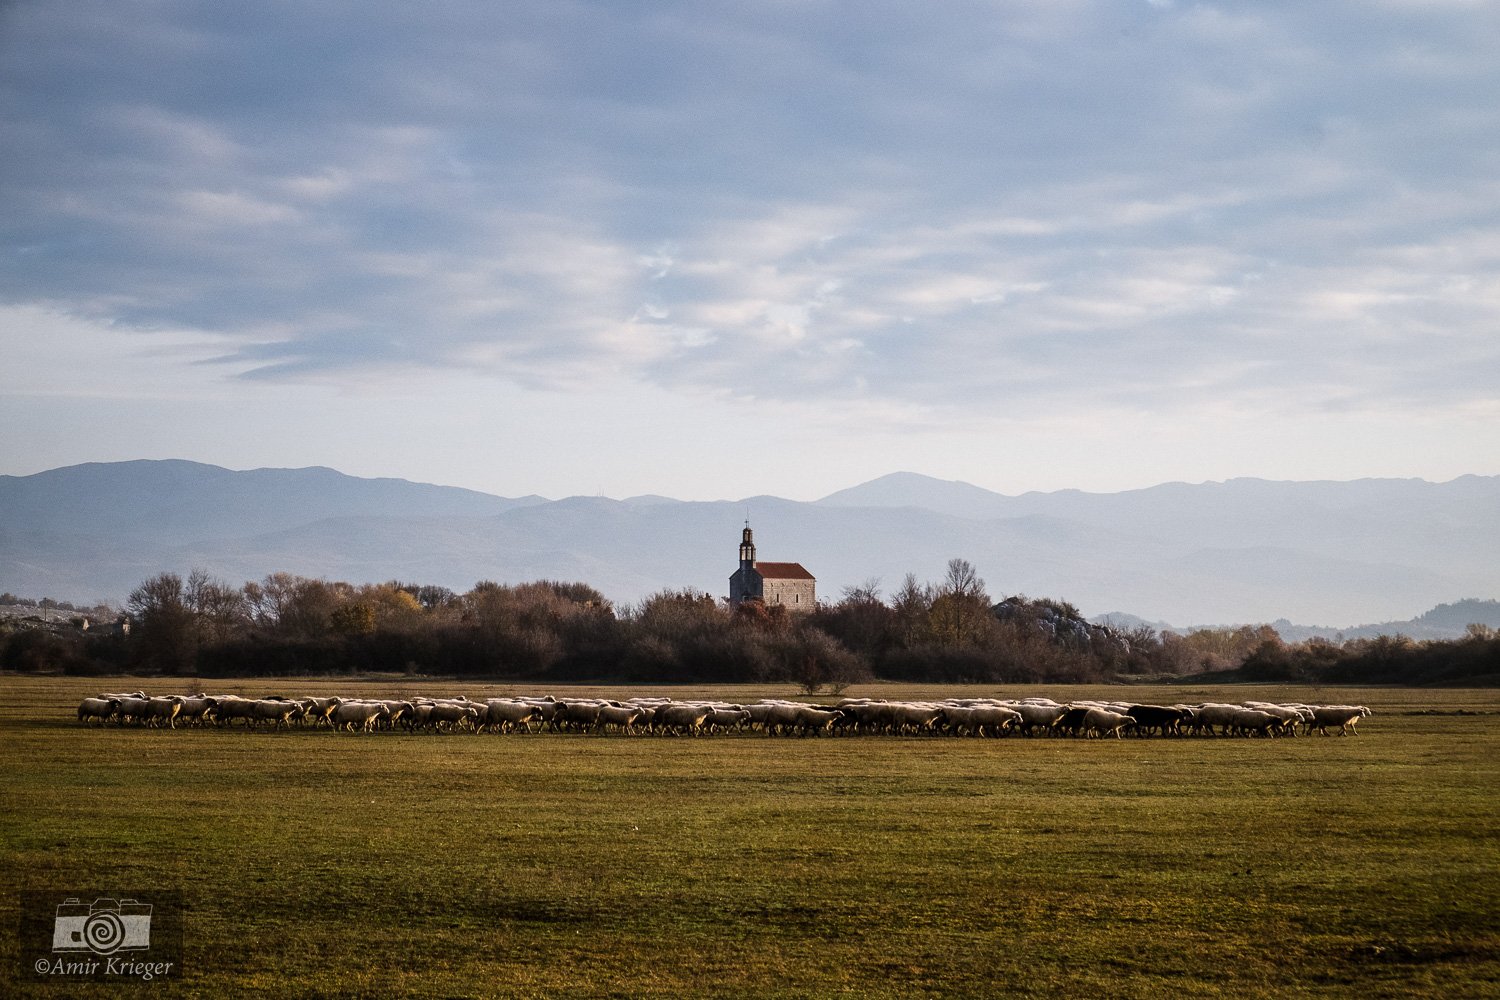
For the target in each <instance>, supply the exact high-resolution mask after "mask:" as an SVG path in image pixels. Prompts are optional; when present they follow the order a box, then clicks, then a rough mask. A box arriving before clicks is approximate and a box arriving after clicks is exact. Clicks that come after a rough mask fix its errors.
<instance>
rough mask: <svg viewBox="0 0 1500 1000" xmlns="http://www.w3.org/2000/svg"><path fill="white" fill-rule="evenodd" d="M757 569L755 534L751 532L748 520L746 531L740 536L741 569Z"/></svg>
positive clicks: (747, 520)
mask: <svg viewBox="0 0 1500 1000" xmlns="http://www.w3.org/2000/svg"><path fill="white" fill-rule="evenodd" d="M754 568H755V533H754V532H752V531H751V530H750V521H749V519H746V521H745V530H744V532H743V533H742V534H741V535H740V569H754Z"/></svg>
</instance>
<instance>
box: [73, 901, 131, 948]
mask: <svg viewBox="0 0 1500 1000" xmlns="http://www.w3.org/2000/svg"><path fill="white" fill-rule="evenodd" d="M83 940H84V943H86V944H87V945H88V946H89V948H91V949H92V950H93V951H94V952H95V953H96V954H99V955H109V954H111V953H113V952H114V951H115V950H116V949H118V948H119V947H120V946H121V945H122V944H124V943H125V922H124V921H123V920H121V919H120V915H119V914H118V913H111V912H109V911H107V910H106V911H102V912H99V913H91V914H89V917H88V919H87V920H85V921H84V922H83Z"/></svg>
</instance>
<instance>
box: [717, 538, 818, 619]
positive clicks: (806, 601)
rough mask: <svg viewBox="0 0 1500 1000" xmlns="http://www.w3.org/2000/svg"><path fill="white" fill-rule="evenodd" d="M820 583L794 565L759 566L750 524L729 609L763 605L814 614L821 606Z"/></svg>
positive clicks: (732, 582)
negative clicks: (749, 603) (755, 604)
mask: <svg viewBox="0 0 1500 1000" xmlns="http://www.w3.org/2000/svg"><path fill="white" fill-rule="evenodd" d="M817 588H818V581H817V578H816V577H814V576H813V575H812V574H811V573H809V572H808V571H807V570H806V569H804V568H803V567H802V564H801V563H794V562H758V561H757V560H756V558H755V535H754V533H753V532H752V531H751V530H750V522H749V521H746V522H745V531H744V533H743V534H742V535H741V536H740V568H739V569H737V570H735V572H734V575H733V576H731V577H730V578H729V606H730V607H738V606H739V605H740V604H742V603H744V602H745V601H760V602H761V603H762V604H764V605H765V606H766V607H768V608H771V607H784V608H786V609H787V610H788V611H794V612H804V611H809V612H810V611H813V610H815V609H816V608H817V606H818V589H817Z"/></svg>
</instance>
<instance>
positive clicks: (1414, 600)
mask: <svg viewBox="0 0 1500 1000" xmlns="http://www.w3.org/2000/svg"><path fill="white" fill-rule="evenodd" d="M1497 514H1500V476H1489V477H1481V476H1464V477H1461V478H1459V479H1455V480H1452V481H1451V482H1446V483H1429V482H1425V481H1423V480H1415V479H1400V480H1397V479H1366V480H1358V481H1354V482H1270V481H1265V480H1257V479H1235V480H1230V481H1229V482H1225V483H1204V484H1200V485H1189V484H1184V483H1171V484H1166V485H1162V486H1156V487H1152V488H1150V489H1142V490H1131V491H1128V492H1122V493H1109V494H1097V493H1083V492H1079V491H1076V490H1065V491H1062V492H1056V493H1027V494H1024V495H1022V496H1004V495H1001V494H998V493H992V492H990V491H988V490H984V489H980V488H979V487H976V486H971V485H969V484H966V483H956V482H947V481H943V480H937V479H932V478H928V477H926V476H920V475H915V474H913V473H895V474H893V475H889V476H884V477H882V478H880V479H876V480H873V481H871V482H868V483H864V484H861V485H859V486H854V487H851V488H850V489H847V490H841V491H839V492H837V493H834V494H832V495H831V496H827V497H824V498H823V499H821V500H817V501H814V502H798V501H792V500H784V499H779V498H776V497H751V498H748V499H743V500H735V501H720V502H712V503H707V502H685V501H677V500H672V499H670V498H667V497H656V496H651V497H634V498H630V499H626V500H611V499H606V498H603V497H569V498H566V499H562V500H547V499H544V498H542V497H537V496H528V497H519V498H504V497H496V496H490V495H488V494H484V493H478V492H474V491H471V490H463V489H456V488H452V487H441V486H432V485H425V484H419V483H411V482H406V481H404V480H396V479H359V478H355V477H351V476H345V475H342V474H340V473H338V472H335V471H333V470H331V469H323V468H313V469H258V470H254V471H249V472H233V471H230V470H227V469H221V468H218V467H216V466H210V465H201V464H197V463H193V462H183V461H137V462H119V463H106V464H88V465H77V466H70V467H68V468H63V469H54V470H52V471H49V472H42V473H38V474H36V475H32V476H0V590H9V591H12V592H14V593H17V594H20V595H23V596H34V597H39V596H51V597H55V598H58V599H62V600H73V601H89V602H92V601H94V600H97V599H109V600H115V601H119V600H121V599H123V598H124V596H125V595H126V594H128V593H129V591H130V590H131V589H132V588H134V587H135V586H136V585H138V584H139V583H140V582H141V581H143V580H145V579H146V578H148V577H150V576H152V575H154V574H156V573H159V572H162V571H164V570H172V571H176V572H180V573H184V574H185V573H186V572H187V571H188V570H190V569H192V568H195V567H202V568H204V569H206V570H208V571H209V572H210V573H212V574H214V575H215V576H218V577H220V578H222V579H225V580H227V581H230V582H233V583H239V582H243V581H245V580H255V579H260V578H262V577H264V576H265V575H266V574H268V573H271V572H275V571H287V572H292V573H298V574H301V575H305V576H315V577H327V578H329V579H340V580H348V581H350V582H355V583H362V582H374V581H383V580H391V579H398V580H401V581H403V582H416V583H435V584H442V585H445V586H448V587H451V588H453V589H454V590H458V591H464V590H467V589H469V588H470V587H472V586H473V585H474V583H476V582H477V581H479V580H485V579H489V580H497V581H501V582H520V581H525V580H536V579H563V580H581V581H584V582H587V583H590V584H592V585H593V586H595V587H597V588H598V589H599V590H601V591H603V592H604V593H605V594H606V595H607V596H609V597H610V598H612V599H614V600H615V601H617V602H629V601H635V600H639V599H640V598H641V597H643V596H645V595H647V594H649V593H651V592H653V591H656V590H660V589H663V588H668V587H670V588H693V589H697V590H704V591H707V592H709V593H711V594H714V595H722V594H724V593H727V589H728V578H729V575H730V574H731V573H732V572H733V571H734V569H735V568H736V566H737V562H736V559H737V556H736V549H737V546H738V543H739V535H740V529H741V527H742V526H743V524H744V522H745V520H746V518H747V517H748V518H749V520H750V523H751V525H752V527H754V529H755V540H756V543H757V546H758V550H759V551H758V554H759V556H760V557H761V558H762V559H766V560H772V561H797V562H801V563H802V564H803V565H805V566H806V567H807V568H808V569H809V570H811V571H812V572H813V573H814V575H816V576H817V578H818V590H819V594H820V595H821V596H822V597H825V598H830V599H837V598H838V596H839V594H840V592H841V590H842V589H843V588H844V587H847V586H851V585H857V584H862V583H864V582H866V581H869V580H878V581H879V582H880V586H881V588H882V590H883V591H884V592H885V593H887V594H889V593H890V592H891V591H893V590H895V589H896V588H897V587H898V586H899V585H900V583H901V580H902V579H903V577H904V576H905V575H906V574H907V573H915V574H916V575H917V577H918V579H920V580H924V581H932V582H936V581H938V580H940V579H941V577H942V575H943V572H944V569H945V567H946V565H947V562H948V560H949V559H951V558H953V557H961V558H964V559H967V560H968V561H969V562H971V563H973V564H974V565H975V566H976V567H977V568H978V570H979V573H980V575H981V576H982V577H983V578H984V579H985V581H986V582H987V584H988V589H989V592H990V594H991V595H992V596H993V597H995V598H996V599H998V598H1000V597H1004V596H1008V595H1011V594H1017V593H1024V594H1026V595H1028V596H1031V597H1043V596H1045V597H1055V598H1060V599H1064V600H1067V601H1070V602H1072V603H1073V604H1075V605H1076V606H1078V607H1079V608H1081V609H1082V610H1083V611H1084V612H1085V613H1086V614H1100V613H1104V612H1117V611H1118V612H1128V613H1130V614H1132V615H1136V616H1140V617H1141V618H1143V619H1146V620H1150V621H1158V622H1160V621H1168V622H1175V623H1215V624H1225V623H1239V622H1245V623H1256V622H1270V621H1276V620H1278V619H1282V620H1286V621H1288V622H1292V621H1295V622H1304V623H1309V624H1313V625H1323V626H1330V627H1336V628H1344V627H1348V626H1354V625H1358V624H1361V623H1365V622H1388V621H1403V620H1408V619H1411V618H1414V617H1415V616H1416V615H1418V614H1419V613H1420V612H1422V611H1424V610H1426V609H1429V608H1433V607H1434V606H1435V605H1438V604H1442V603H1444V602H1453V601H1458V600H1461V599H1463V598H1468V597H1479V598H1490V597H1495V596H1497V595H1500V517H1497Z"/></svg>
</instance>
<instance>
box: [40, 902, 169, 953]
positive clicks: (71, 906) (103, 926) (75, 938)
mask: <svg viewBox="0 0 1500 1000" xmlns="http://www.w3.org/2000/svg"><path fill="white" fill-rule="evenodd" d="M53 898H54V899H55V898H57V897H55V896H54V897H53ZM150 947H151V904H149V903H141V902H138V901H136V900H134V899H96V900H94V901H93V903H89V904H85V903H82V902H79V901H78V900H77V899H71V898H70V899H66V900H64V901H63V902H61V903H59V904H58V906H57V921H56V922H55V923H54V924H53V925H52V950H53V951H91V952H93V953H94V954H96V955H113V954H114V953H115V952H117V951H145V950H147V949H148V948H150Z"/></svg>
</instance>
